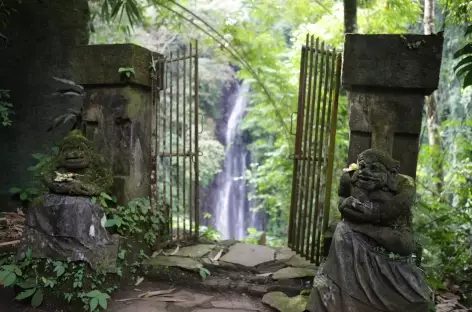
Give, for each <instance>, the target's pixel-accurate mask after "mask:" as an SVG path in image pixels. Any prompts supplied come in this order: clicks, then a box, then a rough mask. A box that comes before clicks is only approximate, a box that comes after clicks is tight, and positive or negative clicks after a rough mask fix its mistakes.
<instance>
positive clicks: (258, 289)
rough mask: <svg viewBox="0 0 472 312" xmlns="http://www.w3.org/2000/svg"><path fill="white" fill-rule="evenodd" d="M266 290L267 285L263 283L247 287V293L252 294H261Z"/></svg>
mask: <svg viewBox="0 0 472 312" xmlns="http://www.w3.org/2000/svg"><path fill="white" fill-rule="evenodd" d="M267 291H268V290H267V286H264V285H253V286H250V287H249V288H248V293H249V294H251V295H253V296H263V295H265V294H266V293H267Z"/></svg>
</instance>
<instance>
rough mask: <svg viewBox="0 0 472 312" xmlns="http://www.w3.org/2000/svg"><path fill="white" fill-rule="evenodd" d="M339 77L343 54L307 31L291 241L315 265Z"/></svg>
mask: <svg viewBox="0 0 472 312" xmlns="http://www.w3.org/2000/svg"><path fill="white" fill-rule="evenodd" d="M340 76H341V54H340V53H337V52H336V51H335V50H330V49H328V48H327V47H326V46H325V44H324V42H321V43H320V41H319V39H316V40H315V39H314V37H313V36H311V38H310V37H309V36H308V35H307V38H306V44H305V45H304V46H303V47H302V51H301V62H300V82H299V94H298V112H297V113H296V114H297V123H296V133H295V135H296V140H295V153H294V154H293V180H292V199H291V206H290V219H289V233H288V245H289V247H290V248H291V249H292V250H294V251H296V252H297V253H298V254H299V255H300V256H302V257H305V258H306V259H308V260H309V261H311V262H315V263H316V264H319V263H320V253H321V252H320V250H321V236H322V233H323V232H324V231H325V230H326V228H327V225H328V219H329V209H330V199H331V196H330V195H331V183H332V175H333V165H334V159H333V158H334V147H335V136H336V121H337V113H338V96H339V87H340ZM292 134H293V133H292Z"/></svg>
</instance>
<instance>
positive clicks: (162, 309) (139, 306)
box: [113, 300, 167, 312]
mask: <svg viewBox="0 0 472 312" xmlns="http://www.w3.org/2000/svg"><path fill="white" fill-rule="evenodd" d="M166 307H167V302H156V301H153V300H136V301H134V302H133V303H132V304H129V305H127V306H120V307H115V308H114V309H113V311H114V312H136V311H139V312H167V309H166Z"/></svg>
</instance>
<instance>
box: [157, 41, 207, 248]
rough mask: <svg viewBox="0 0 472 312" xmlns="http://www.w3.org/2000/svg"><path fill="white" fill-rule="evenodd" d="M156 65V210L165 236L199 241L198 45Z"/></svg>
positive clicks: (160, 60) (166, 58) (190, 46)
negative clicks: (164, 222)
mask: <svg viewBox="0 0 472 312" xmlns="http://www.w3.org/2000/svg"><path fill="white" fill-rule="evenodd" d="M153 63H154V64H155V67H154V72H155V73H156V78H157V79H153V81H154V83H153V95H152V98H153V103H152V104H153V112H152V114H153V125H152V128H153V129H152V133H153V140H154V142H155V145H154V146H153V151H152V160H153V161H152V163H153V164H152V165H153V169H154V168H155V171H154V174H152V177H151V185H152V186H154V189H151V192H152V194H153V195H154V198H153V199H152V202H153V204H152V205H153V206H155V207H157V209H160V210H161V212H162V213H163V215H164V219H165V221H166V226H165V229H164V231H165V233H164V234H165V235H169V236H171V237H172V239H173V241H182V240H185V241H189V240H198V234H199V227H200V213H199V211H200V205H199V154H200V152H199V148H198V134H199V132H200V130H201V129H199V111H198V43H195V45H192V44H190V45H189V46H188V48H187V49H186V51H185V53H180V52H177V53H175V54H172V53H171V54H170V55H169V56H168V57H167V56H166V57H162V56H161V57H160V58H159V59H157V60H156V61H155V62H153Z"/></svg>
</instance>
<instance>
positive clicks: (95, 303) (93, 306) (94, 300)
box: [90, 297, 98, 312]
mask: <svg viewBox="0 0 472 312" xmlns="http://www.w3.org/2000/svg"><path fill="white" fill-rule="evenodd" d="M97 306H98V298H97V297H94V298H92V300H90V312H92V311H95V309H96V308H97Z"/></svg>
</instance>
